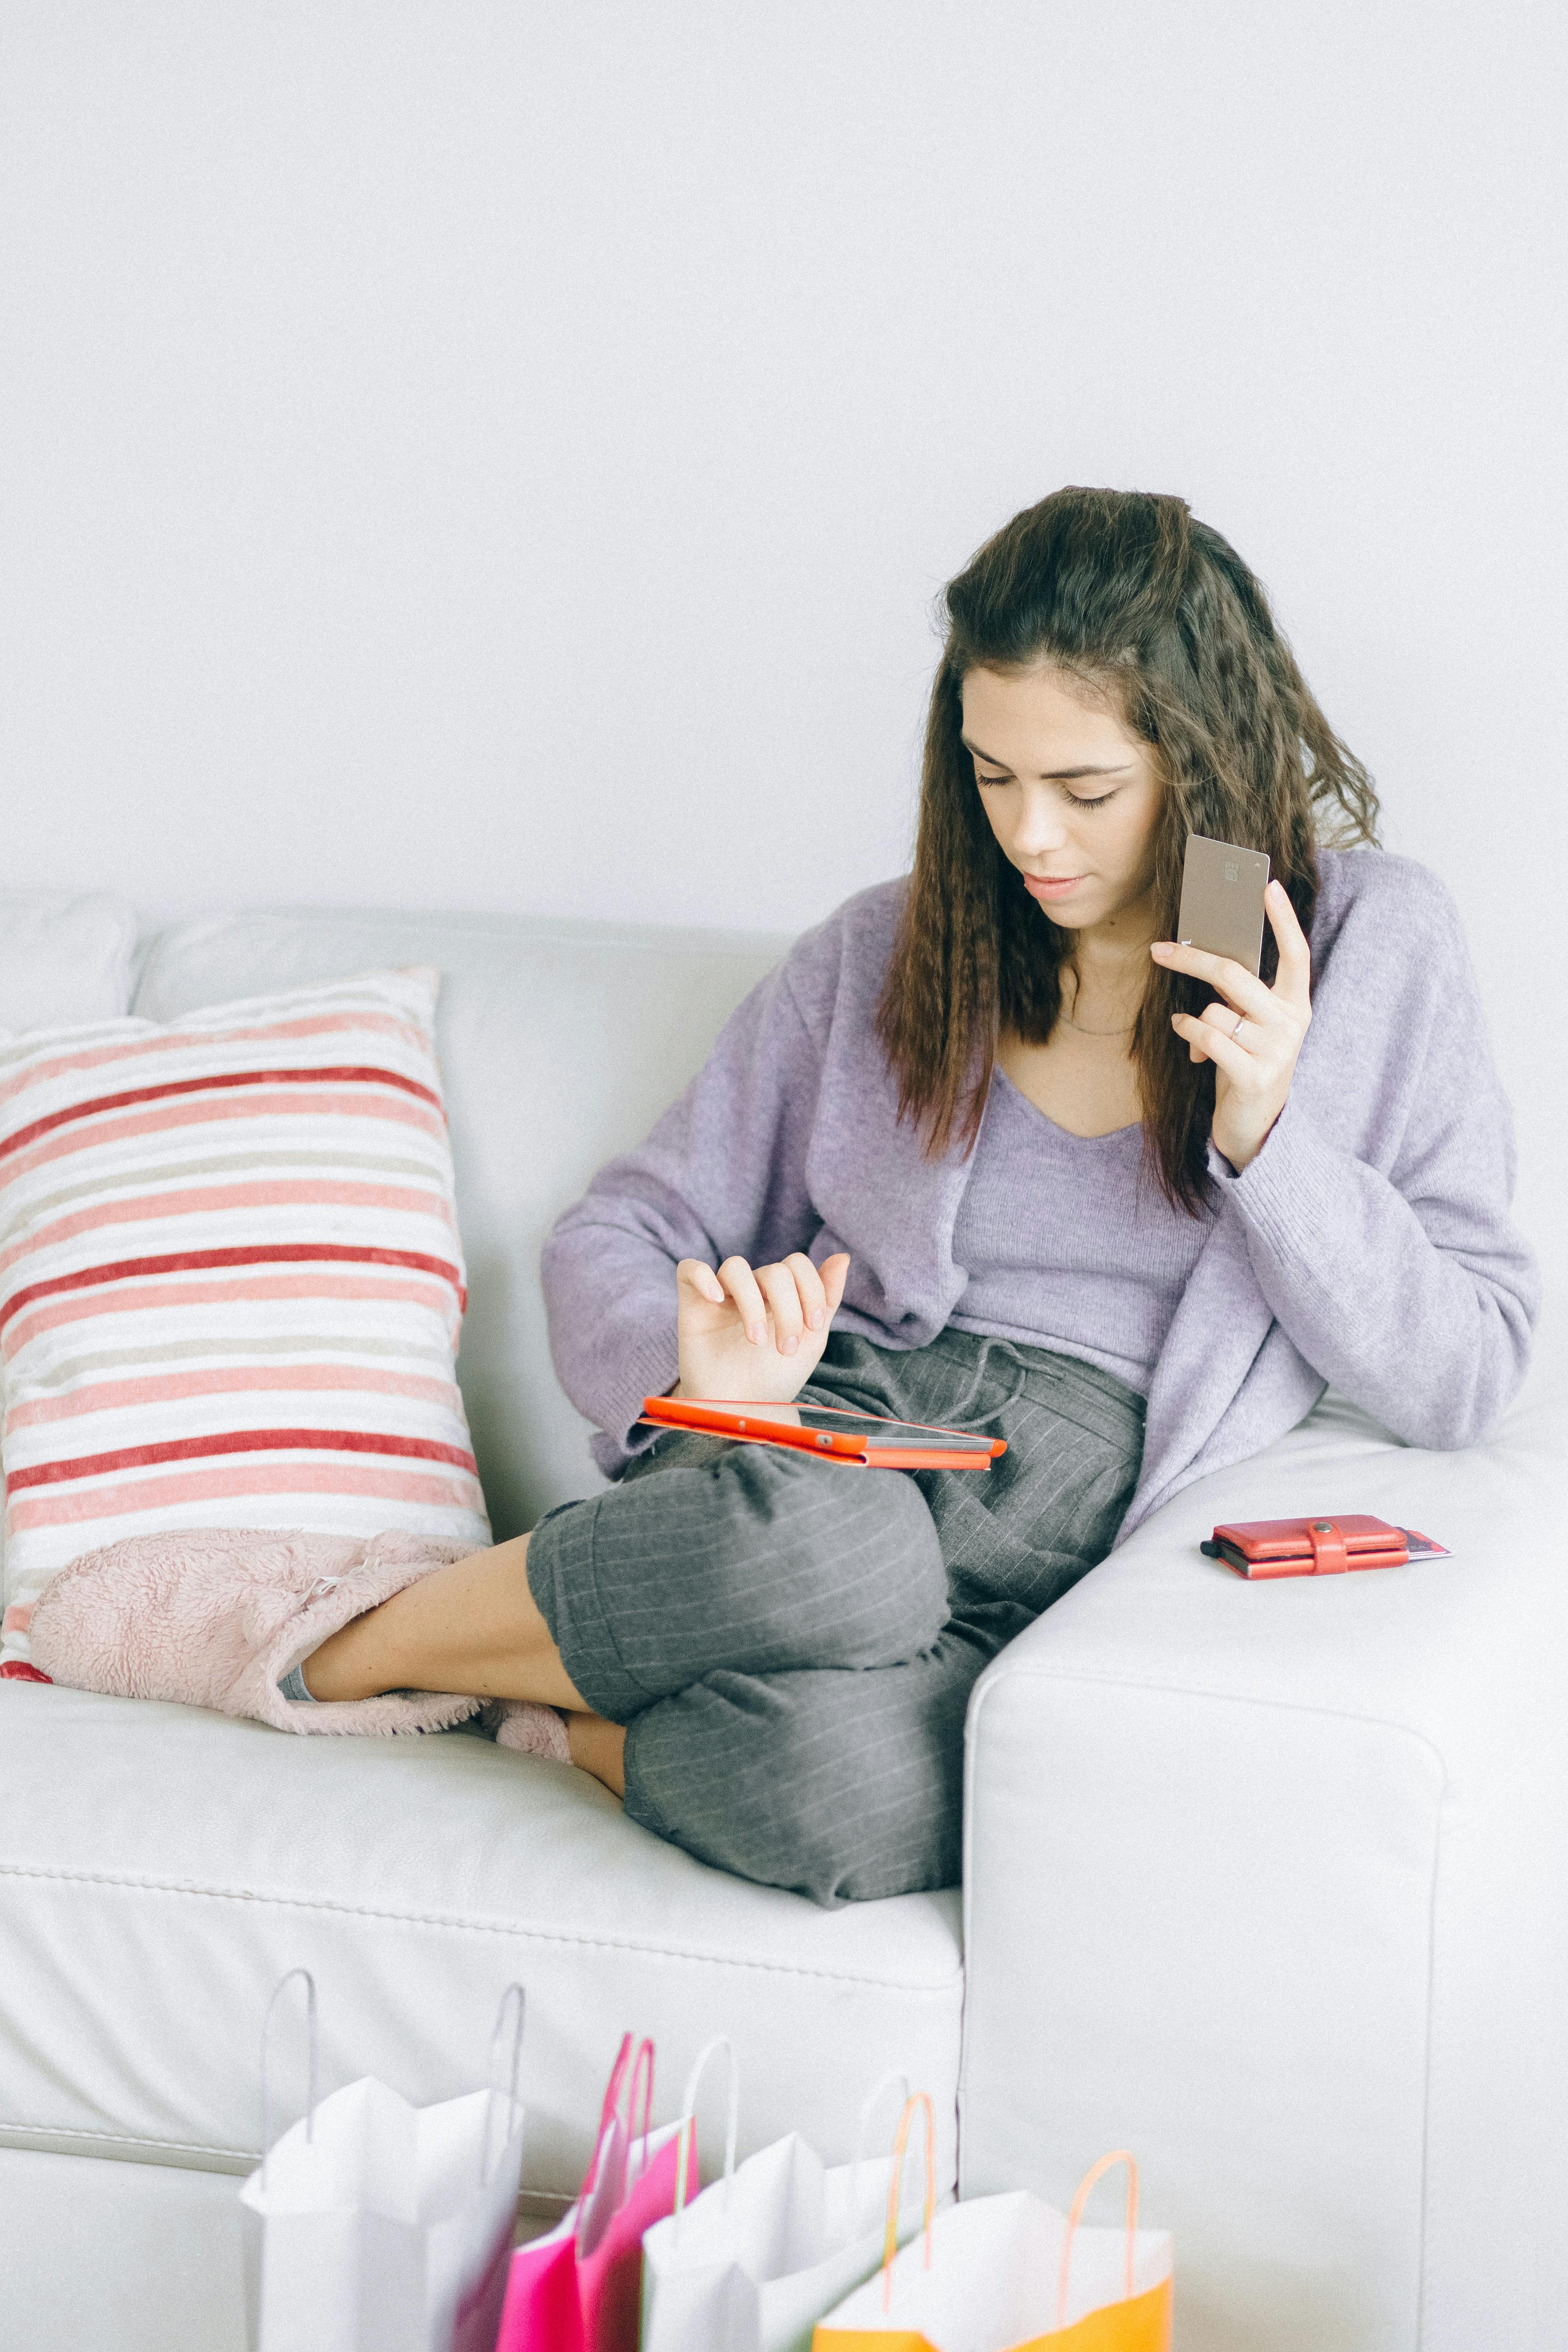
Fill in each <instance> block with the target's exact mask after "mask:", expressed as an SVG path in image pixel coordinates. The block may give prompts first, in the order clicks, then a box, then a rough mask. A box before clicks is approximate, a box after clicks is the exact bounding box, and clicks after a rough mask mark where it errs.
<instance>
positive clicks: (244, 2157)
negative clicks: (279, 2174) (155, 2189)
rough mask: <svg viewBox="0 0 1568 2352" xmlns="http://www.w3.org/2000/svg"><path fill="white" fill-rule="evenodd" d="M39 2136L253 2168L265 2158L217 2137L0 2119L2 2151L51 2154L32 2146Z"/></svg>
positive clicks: (186, 2168) (127, 2161) (131, 2159)
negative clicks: (150, 2149) (212, 2159)
mask: <svg viewBox="0 0 1568 2352" xmlns="http://www.w3.org/2000/svg"><path fill="white" fill-rule="evenodd" d="M39 2139H77V2140H82V2141H84V2142H90V2143H91V2144H92V2145H93V2146H94V2147H101V2148H110V2147H159V2148H166V2149H167V2150H168V2151H169V2153H170V2155H172V2156H217V2157H225V2158H230V2159H233V2160H237V2161H238V2162H240V2163H243V2164H248V2165H250V2166H251V2167H252V2168H255V2167H256V2166H257V2165H258V2164H259V2163H260V2161H261V2155H260V2151H259V2149H258V2150H256V2151H254V2152H253V2151H252V2150H251V2149H249V2148H244V2147H219V2146H218V2144H217V2142H216V2140H205V2139H159V2138H158V2137H155V2136H154V2135H153V2134H152V2133H150V2132H132V2131H121V2132H103V2131H88V2130H85V2129H84V2128H83V2126H81V2125H79V2124H22V2123H5V2122H0V2155H4V2154H5V2153H7V2152H9V2153H10V2154H12V2155H14V2156H37V2155H45V2156H47V2154H49V2152H50V2151H49V2150H48V2149H47V2148H42V2149H40V2148H35V2147H28V2146H27V2145H26V2143H27V2142H28V2141H29V2140H39ZM136 2160H137V2159H136V2158H134V2157H121V2158H113V2157H106V2158H105V2159H104V2161H105V2162H106V2163H110V2164H112V2163H115V2162H116V2161H118V2162H120V2163H122V2164H131V2163H134V2162H135V2161H136ZM174 2169H178V2170H182V2171H190V2170H193V2169H195V2168H194V2167H192V2166H188V2165H186V2166H180V2167H177V2168H174ZM230 2177H233V2176H230Z"/></svg>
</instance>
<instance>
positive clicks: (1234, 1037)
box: [1230, 1013, 1247, 1045]
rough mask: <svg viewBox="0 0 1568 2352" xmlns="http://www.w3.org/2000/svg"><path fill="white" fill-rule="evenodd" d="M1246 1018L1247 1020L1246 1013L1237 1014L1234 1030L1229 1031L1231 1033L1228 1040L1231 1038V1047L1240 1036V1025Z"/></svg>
mask: <svg viewBox="0 0 1568 2352" xmlns="http://www.w3.org/2000/svg"><path fill="white" fill-rule="evenodd" d="M1246 1018H1247V1015H1246V1013H1237V1016H1236V1026H1235V1028H1234V1029H1233V1030H1232V1031H1231V1033H1230V1038H1231V1043H1232V1045H1234V1044H1235V1043H1236V1041H1237V1038H1238V1037H1239V1036H1240V1034H1241V1024H1242V1023H1243V1022H1244V1021H1245V1020H1246Z"/></svg>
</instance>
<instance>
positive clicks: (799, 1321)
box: [670, 1250, 849, 1404]
mask: <svg viewBox="0 0 1568 2352" xmlns="http://www.w3.org/2000/svg"><path fill="white" fill-rule="evenodd" d="M848 1273H849V1253H848V1252H847V1250H840V1251H839V1252H838V1254H837V1256H835V1257H830V1258H825V1259H824V1261H823V1264H822V1267H821V1270H820V1272H819V1271H818V1269H817V1268H816V1266H815V1265H813V1264H812V1262H811V1260H810V1259H809V1258H808V1257H807V1256H806V1255H805V1251H804V1250H796V1251H795V1252H794V1253H793V1255H791V1256H789V1257H786V1258H785V1259H784V1261H783V1262H782V1264H780V1265H763V1266H758V1267H757V1268H756V1270H755V1271H754V1272H753V1271H752V1267H751V1266H750V1265H747V1263H746V1261H745V1259H744V1258H743V1257H727V1258H726V1259H725V1260H724V1263H723V1265H721V1267H720V1268H719V1270H718V1272H717V1274H715V1272H714V1271H713V1268H712V1267H711V1266H710V1265H704V1263H703V1261H702V1260H701V1259H700V1257H683V1258H682V1259H681V1261H680V1263H679V1265H678V1266H677V1267H676V1269H675V1281H676V1300H677V1306H676V1331H677V1338H678V1340H679V1364H680V1378H679V1381H677V1383H676V1385H675V1387H674V1389H673V1390H672V1391H670V1393H671V1394H672V1395H674V1396H678V1397H709V1398H712V1397H752V1398H754V1399H755V1400H756V1401H757V1402H759V1403H765V1404H785V1403H787V1402H789V1400H790V1398H792V1397H795V1396H798V1395H799V1394H800V1391H801V1390H802V1389H803V1388H804V1387H805V1384H806V1382H807V1381H808V1380H809V1379H810V1378H811V1376H812V1374H813V1372H814V1371H815V1370H816V1367H817V1365H818V1363H819V1362H820V1360H821V1358H822V1351H823V1349H824V1348H826V1345H827V1334H828V1329H829V1327H830V1326H831V1324H832V1321H833V1318H834V1316H835V1315H836V1314H837V1312H838V1306H839V1302H840V1300H841V1299H842V1298H843V1297H844V1285H845V1281H846V1279H847V1276H848Z"/></svg>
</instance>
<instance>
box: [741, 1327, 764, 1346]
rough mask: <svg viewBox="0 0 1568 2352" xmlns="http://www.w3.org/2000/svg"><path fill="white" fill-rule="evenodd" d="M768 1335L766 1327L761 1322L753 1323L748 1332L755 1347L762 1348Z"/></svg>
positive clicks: (747, 1335) (748, 1337) (748, 1336)
mask: <svg viewBox="0 0 1568 2352" xmlns="http://www.w3.org/2000/svg"><path fill="white" fill-rule="evenodd" d="M767 1336H768V1335H767V1332H766V1329H765V1328H764V1327H763V1325H762V1324H761V1323H753V1324H752V1327H751V1329H750V1330H749V1331H748V1332H747V1334H746V1337H747V1339H749V1340H750V1341H751V1343H752V1347H753V1348H760V1347H761V1346H762V1344H763V1340H764V1339H766V1338H767Z"/></svg>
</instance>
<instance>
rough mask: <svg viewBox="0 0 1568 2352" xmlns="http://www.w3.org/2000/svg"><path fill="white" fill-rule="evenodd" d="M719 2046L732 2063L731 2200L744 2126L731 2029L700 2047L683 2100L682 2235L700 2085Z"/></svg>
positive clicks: (727, 2169)
mask: <svg viewBox="0 0 1568 2352" xmlns="http://www.w3.org/2000/svg"><path fill="white" fill-rule="evenodd" d="M716 2050H721V2051H722V2052H723V2053H724V2056H725V2058H726V2060H727V2061H728V2064H729V2074H730V2110H729V2116H728V2118H727V2120H726V2122H725V2126H724V2202H725V2205H726V2206H728V2204H729V2201H730V2183H731V2180H733V2179H734V2178H735V2141H736V2139H737V2137H739V2133H740V2128H741V2074H740V2069H739V2068H738V2067H737V2065H736V2063H735V2053H734V2051H733V2050H732V2049H731V2046H730V2037H729V2035H728V2034H727V2033H716V2034H715V2035H714V2036H713V2039H712V2041H711V2042H709V2043H708V2044H707V2046H706V2048H705V2049H702V2050H700V2051H699V2052H698V2053H697V2056H696V2058H695V2060H694V2061H693V2063H692V2068H691V2072H690V2074H688V2076H687V2078H686V2095H685V2097H684V2098H683V2099H682V2100H681V2103H680V2138H679V2142H678V2144H677V2147H676V2156H675V2214H674V2221H675V2230H674V2232H673V2234H674V2236H676V2237H677V2238H679V2235H680V2215H681V2210H682V2208H683V2207H684V2206H685V2203H686V2190H687V2183H688V2176H689V2172H690V2169H691V2158H692V2157H693V2155H694V2154H695V2152H696V2147H697V2089H698V2085H699V2084H700V2082H701V2080H702V2073H703V2069H704V2067H705V2066H706V2065H707V2063H708V2061H709V2060H710V2058H711V2057H712V2055H713V2053H714V2052H715V2051H716Z"/></svg>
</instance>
